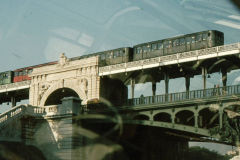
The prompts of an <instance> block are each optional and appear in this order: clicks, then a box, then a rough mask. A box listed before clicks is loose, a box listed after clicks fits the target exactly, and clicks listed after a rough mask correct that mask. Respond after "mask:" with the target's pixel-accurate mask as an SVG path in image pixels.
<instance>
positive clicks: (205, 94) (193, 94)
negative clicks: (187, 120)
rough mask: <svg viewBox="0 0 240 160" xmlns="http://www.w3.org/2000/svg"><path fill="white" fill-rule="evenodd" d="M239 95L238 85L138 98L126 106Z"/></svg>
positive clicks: (129, 100)
mask: <svg viewBox="0 0 240 160" xmlns="http://www.w3.org/2000/svg"><path fill="white" fill-rule="evenodd" d="M238 94H240V85H234V86H227V87H216V88H209V89H203V90H194V91H189V92H179V93H170V94H163V95H157V96H147V97H143V96H141V97H139V98H134V99H128V102H127V106H137V105H146V104H161V103H172V102H181V101H187V100H197V99H208V98H216V97H223V96H231V95H238Z"/></svg>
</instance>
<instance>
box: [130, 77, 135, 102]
mask: <svg viewBox="0 0 240 160" xmlns="http://www.w3.org/2000/svg"><path fill="white" fill-rule="evenodd" d="M134 87H135V80H134V79H131V95H132V96H131V98H132V99H133V98H134Z"/></svg>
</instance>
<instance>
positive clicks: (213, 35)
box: [208, 30, 224, 47]
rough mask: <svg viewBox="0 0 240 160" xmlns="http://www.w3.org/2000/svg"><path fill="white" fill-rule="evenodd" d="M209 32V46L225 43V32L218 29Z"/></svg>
mask: <svg viewBox="0 0 240 160" xmlns="http://www.w3.org/2000/svg"><path fill="white" fill-rule="evenodd" d="M209 34H210V39H209V46H208V47H215V46H221V45H224V33H223V32H220V31H217V30H211V31H209Z"/></svg>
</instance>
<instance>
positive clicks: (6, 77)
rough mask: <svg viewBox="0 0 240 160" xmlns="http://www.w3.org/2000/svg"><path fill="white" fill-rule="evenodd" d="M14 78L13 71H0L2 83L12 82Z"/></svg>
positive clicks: (0, 81)
mask: <svg viewBox="0 0 240 160" xmlns="http://www.w3.org/2000/svg"><path fill="white" fill-rule="evenodd" d="M12 80H13V72H12V71H6V72H1V73H0V85H4V84H8V83H12Z"/></svg>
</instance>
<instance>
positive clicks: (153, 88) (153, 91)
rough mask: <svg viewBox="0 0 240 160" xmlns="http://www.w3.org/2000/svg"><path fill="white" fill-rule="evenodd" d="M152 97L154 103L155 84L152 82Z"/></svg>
mask: <svg viewBox="0 0 240 160" xmlns="http://www.w3.org/2000/svg"><path fill="white" fill-rule="evenodd" d="M152 96H153V99H152V102H155V96H156V82H155V81H153V82H152Z"/></svg>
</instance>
